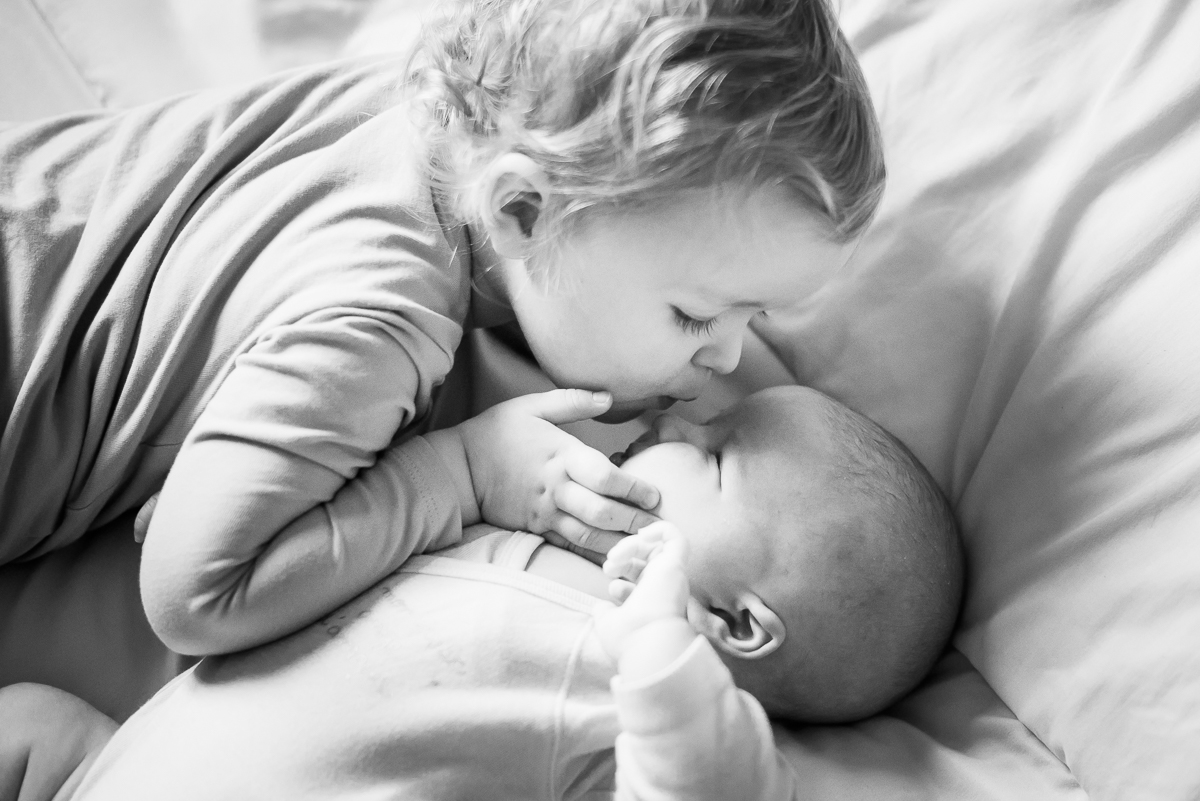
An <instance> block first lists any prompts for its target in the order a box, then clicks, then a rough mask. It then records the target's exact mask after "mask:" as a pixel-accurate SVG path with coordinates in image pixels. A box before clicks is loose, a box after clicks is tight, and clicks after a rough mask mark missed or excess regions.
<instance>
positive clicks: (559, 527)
mask: <svg viewBox="0 0 1200 801" xmlns="http://www.w3.org/2000/svg"><path fill="white" fill-rule="evenodd" d="M550 528H551V530H553V531H554V532H556V533H557V534H559V535H560V536H561V537H562V538H563V539H564V540H566V541H567V545H566V546H565V547H566V548H567V550H569V551H572V552H574V553H577V554H579V555H580V556H585V557H587V558H588V559H590V560H592V561H595V562H598V561H600V560H599V559H598V558H597V554H598V555H599V556H600V557H603V556H604V555H605V554H607V553H608V552H609V550H611V549H612V547H613V546H614V545H616V544H617V543H618V542H620V541H621V540H623V539H625V535H624V534H618V533H616V532H614V531H604V530H602V529H598V528H596V527H594V526H589V525H588V524H586V523H584V522H583V521H581V520H579V519H578V518H576V517H573V516H571V515H569V514H566V513H564V512H558V513H556V514H555V515H554V516H553V517H552V518H551V520H550Z"/></svg>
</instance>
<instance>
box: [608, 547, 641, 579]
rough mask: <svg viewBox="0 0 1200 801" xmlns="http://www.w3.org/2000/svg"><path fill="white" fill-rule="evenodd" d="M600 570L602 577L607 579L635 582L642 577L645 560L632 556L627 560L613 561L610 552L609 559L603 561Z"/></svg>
mask: <svg viewBox="0 0 1200 801" xmlns="http://www.w3.org/2000/svg"><path fill="white" fill-rule="evenodd" d="M601 569H603V571H604V575H606V576H608V577H609V578H612V579H625V580H626V581H633V582H636V581H637V580H638V578H639V577H640V576H641V575H642V571H643V570H645V569H646V560H645V559H642V558H641V557H638V556H634V557H631V558H629V559H622V560H620V561H615V560H613V558H612V557H611V552H610V556H609V558H608V559H605V560H604V564H603V565H602V566H601Z"/></svg>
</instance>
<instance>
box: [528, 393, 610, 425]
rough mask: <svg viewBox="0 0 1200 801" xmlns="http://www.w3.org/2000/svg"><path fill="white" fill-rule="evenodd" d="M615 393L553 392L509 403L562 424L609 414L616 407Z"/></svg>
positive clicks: (546, 419)
mask: <svg viewBox="0 0 1200 801" xmlns="http://www.w3.org/2000/svg"><path fill="white" fill-rule="evenodd" d="M612 401H613V398H612V393H609V392H592V391H590V390H586V389H552V390H550V391H549V392H539V393H537V394H536V395H525V396H523V397H520V398H515V399H513V400H511V401H509V403H511V404H512V405H513V406H516V407H518V408H520V409H521V410H522V411H525V412H527V413H529V414H532V415H534V416H535V417H540V418H542V419H543V420H545V421H547V422H550V423H554V424H555V425H562V424H563V423H576V422H579V421H580V420H590V419H591V418H593V417H595V416H596V415H598V414H603V413H604V412H606V411H608V407H610V406H612Z"/></svg>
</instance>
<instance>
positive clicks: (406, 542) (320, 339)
mask: <svg viewBox="0 0 1200 801" xmlns="http://www.w3.org/2000/svg"><path fill="white" fill-rule="evenodd" d="M882 181H883V167H882V160H881V155H880V146H879V138H878V133H877V130H876V123H875V120H874V117H873V113H872V109H871V105H870V101H869V98H868V96H867V92H866V89H865V86H864V83H863V80H862V76H861V74H860V72H859V69H858V67H857V65H856V63H855V60H854V58H853V55H852V54H851V52H850V50H849V48H848V47H847V45H846V43H845V41H844V39H843V38H842V36H841V34H840V33H839V31H838V29H837V26H836V22H835V20H834V17H833V14H832V12H831V11H830V10H829V9H828V8H827V7H826V6H825V4H824V3H823V2H821V1H820V0H776V1H775V2H771V1H769V0H692V1H689V0H637V1H636V2H635V0H618V1H617V2H607V3H595V2H592V1H591V0H503V2H498V1H496V0H477V1H476V2H473V3H468V4H466V5H465V6H464V7H463V9H462V10H461V12H459V13H458V14H457V15H456V16H454V17H453V18H452V19H451V20H449V21H448V22H446V23H445V24H444V25H443V26H442V27H440V28H437V29H435V30H433V31H432V32H431V33H430V35H429V37H428V40H427V41H426V43H425V44H424V45H423V46H422V48H421V49H420V50H419V51H418V53H417V54H416V57H415V60H414V61H413V62H412V69H411V72H410V74H409V76H408V80H407V81H405V80H404V73H403V71H402V70H401V65H400V64H399V63H397V62H395V61H393V60H377V61H370V62H356V63H342V64H334V65H327V66H322V67H319V68H317V69H311V70H307V71H301V72H294V73H289V74H285V75H282V76H279V77H275V78H272V79H270V80H267V81H265V82H263V83H260V84H257V85H255V86H251V87H249V88H241V89H232V90H220V91H214V92H209V93H206V94H200V95H196V96H192V97H184V98H180V99H173V100H169V101H166V102H163V103H159V104H156V105H152V106H148V107H144V108H138V109H134V110H131V111H127V112H123V113H116V114H110V113H101V114H91V113H89V114H83V115H75V116H68V117H62V118H58V119H54V120H50V121H47V122H42V123H39V124H34V125H27V126H22V127H10V128H6V129H4V130H3V131H0V261H2V264H3V279H4V280H3V284H0V286H2V287H3V289H2V290H0V297H2V298H3V304H2V305H0V315H2V317H0V321H2V322H0V325H3V326H4V328H5V338H4V342H5V346H6V347H5V349H4V351H3V352H2V355H3V359H0V371H2V372H0V415H2V418H0V419H2V420H3V426H4V428H3V439H2V440H0V563H3V562H9V561H13V560H17V559H31V558H33V557H37V556H39V555H42V554H45V553H47V552H49V551H52V550H53V549H56V548H59V547H62V546H63V545H66V544H68V543H70V542H72V541H75V540H77V539H78V538H80V537H82V536H84V535H86V534H87V532H88V531H90V530H93V529H94V528H96V527H97V526H99V525H101V524H103V523H105V522H107V521H110V520H112V519H114V518H116V517H117V516H119V515H122V514H123V513H126V512H128V511H130V510H133V509H136V508H138V507H139V506H140V505H141V504H142V503H144V502H145V501H146V500H147V498H149V497H150V496H151V495H152V494H154V493H155V492H156V491H158V490H160V489H161V495H160V496H159V501H158V504H157V508H156V510H155V514H154V517H153V520H152V522H151V524H150V527H149V531H148V533H147V536H146V539H145V543H144V546H143V552H142V564H141V582H142V597H143V601H144V603H145V606H146V611H147V613H148V615H149V618H150V621H151V623H152V625H153V626H154V627H155V630H156V631H157V633H158V634H159V635H160V636H161V637H162V639H163V640H164V641H165V642H166V643H167V644H168V645H169V646H170V647H171V648H173V649H175V650H177V651H180V652H184V653H192V654H202V653H219V652H228V651H234V650H238V649H242V648H246V647H248V646H251V645H254V644H256V643H261V642H264V641H267V640H271V639H273V638H276V637H279V636H281V635H283V634H285V633H287V632H290V631H293V630H295V629H297V628H298V627H300V626H302V625H304V624H306V623H308V622H310V621H312V620H314V619H316V618H317V617H319V616H321V615H322V614H323V613H325V612H327V611H328V610H330V609H332V608H334V607H336V606H338V605H339V604H341V603H343V602H345V601H346V600H347V599H349V598H351V597H353V596H354V595H356V594H357V593H359V592H361V591H362V590H363V589H364V588H365V587H367V586H370V585H371V584H372V583H374V582H375V581H377V580H378V579H379V578H380V577H382V576H384V575H387V574H388V573H390V572H391V571H393V570H395V569H396V567H397V566H399V565H400V564H401V563H402V562H403V561H404V560H405V559H406V558H407V557H408V556H409V555H411V554H413V553H416V552H421V551H425V550H431V549H433V548H438V547H444V546H447V545H451V544H453V543H454V542H455V541H457V538H458V537H459V531H460V530H461V526H460V517H461V515H460V507H461V501H462V499H461V498H460V493H458V492H456V491H455V485H454V482H453V481H452V480H451V478H450V477H449V476H448V474H447V472H446V470H445V468H444V467H443V466H442V464H441V461H440V458H439V456H438V455H437V453H436V452H435V451H434V450H433V449H432V448H431V446H430V444H429V442H428V441H427V440H425V439H424V438H422V437H417V436H413V434H415V433H417V432H416V430H415V427H416V426H417V425H418V424H419V421H420V420H421V419H422V418H423V416H424V415H425V414H426V412H427V411H428V409H429V406H430V401H431V394H432V393H433V391H434V389H435V388H436V387H437V386H438V385H439V384H440V383H441V382H442V380H443V379H444V377H445V376H446V374H447V372H448V370H449V369H450V366H451V361H452V358H453V354H454V352H455V348H456V346H457V345H458V343H459V340H460V337H461V335H462V332H463V330H464V329H465V328H468V327H483V326H492V325H497V324H500V323H504V322H508V321H514V320H515V322H516V323H517V324H518V325H519V326H520V329H521V330H522V332H523V333H524V336H525V337H526V339H527V340H528V343H529V346H530V349H531V351H532V353H533V354H534V356H535V357H536V359H537V361H538V363H539V364H540V365H541V366H542V367H543V368H544V369H545V371H546V372H547V373H548V374H549V375H550V377H551V378H552V379H553V380H554V381H555V382H556V383H557V384H558V385H559V386H561V387H570V388H577V389H571V390H563V391H562V392H559V393H556V394H552V395H549V396H546V397H545V399H544V400H542V401H539V402H538V403H537V404H528V405H526V406H524V407H520V408H519V409H518V411H517V412H513V413H511V414H510V415H509V419H506V420H504V426H503V431H504V432H505V434H504V436H503V437H501V436H500V435H499V434H497V435H496V436H495V437H493V438H491V439H490V440H489V439H486V438H485V440H484V443H485V444H484V445H483V446H481V447H479V448H478V449H477V451H476V452H475V453H474V454H472V466H473V467H474V466H476V465H479V471H478V474H477V475H476V476H474V479H475V487H474V495H475V497H474V498H473V499H471V500H472V501H473V502H474V503H476V504H478V506H479V507H480V509H481V512H482V514H483V516H484V517H485V518H487V519H488V520H491V521H492V522H494V523H496V524H498V525H502V526H506V527H509V528H514V529H518V528H519V529H526V530H530V531H533V532H547V533H549V532H554V533H557V534H558V535H561V536H562V537H564V538H566V540H568V541H571V542H573V543H576V544H577V545H580V546H583V547H585V548H588V549H590V550H593V551H598V552H602V551H605V550H607V547H609V546H610V545H611V544H612V542H613V541H614V539H615V538H616V536H617V533H618V532H632V531H635V530H637V529H638V528H641V527H642V526H644V525H646V524H647V523H649V522H651V521H652V520H653V519H654V518H653V516H651V515H649V514H648V513H647V512H646V511H645V510H646V509H650V508H653V507H654V505H655V504H656V502H657V501H658V497H657V492H656V490H655V489H654V488H653V487H651V486H649V485H648V484H646V483H645V482H644V481H640V480H638V479H636V478H634V477H633V476H631V475H629V474H627V473H625V472H623V471H622V470H620V469H619V468H617V467H615V466H613V465H611V464H610V463H609V462H608V461H607V460H606V459H604V457H603V456H602V455H601V454H599V453H597V452H595V451H593V450H591V449H589V448H587V447H585V446H583V445H582V444H581V443H580V442H578V441H577V440H575V439H573V438H572V437H570V436H568V435H567V434H565V433H563V432H562V431H560V430H559V429H558V428H556V427H555V425H554V424H555V423H561V422H566V421H568V420H576V419H583V418H588V417H594V416H597V415H600V414H601V413H607V414H609V415H610V418H611V419H618V418H621V417H628V416H630V415H634V414H637V413H638V412H639V411H641V410H643V409H646V408H663V407H665V406H667V405H669V404H670V403H672V402H673V401H674V400H676V399H686V398H692V397H695V396H696V395H697V394H699V393H700V391H701V390H702V389H703V387H704V384H705V382H706V381H707V380H708V378H709V377H710V376H712V375H713V374H714V373H725V372H728V371H729V370H732V369H733V367H734V366H735V365H736V363H737V361H738V357H739V352H740V347H741V341H742V336H743V334H744V332H745V329H746V326H747V324H748V322H749V320H750V319H751V318H752V317H753V316H754V315H756V314H759V313H760V312H763V311H765V310H767V309H769V308H773V307H776V306H784V305H788V304H792V303H795V302H797V301H799V300H801V299H803V298H805V297H807V296H808V295H809V294H811V293H812V292H813V291H814V290H815V289H816V288H817V287H818V286H819V285H820V284H821V283H822V281H823V280H824V279H825V278H826V277H827V276H828V274H829V273H830V272H831V271H833V270H835V269H837V267H838V266H840V265H841V264H842V263H843V262H844V260H845V259H846V257H847V254H848V252H849V247H850V244H851V243H852V241H853V239H854V237H855V236H856V234H858V233H859V232H860V231H861V230H862V228H863V227H864V226H865V225H866V223H867V222H868V220H869V218H870V216H871V214H872V212H873V210H874V208H875V206H876V203H877V201H878V197H879V194H880V190H881V186H882ZM499 430H500V429H497V431H499ZM380 521H391V522H390V524H389V525H380ZM2 637H3V632H0V638H2ZM10 647H15V646H13V645H12V644H10V643H7V642H5V643H4V644H3V646H2V647H0V650H4V649H6V648H10ZM26 647H28V646H26Z"/></svg>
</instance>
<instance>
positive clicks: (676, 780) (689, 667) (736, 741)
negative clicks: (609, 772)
mask: <svg viewBox="0 0 1200 801" xmlns="http://www.w3.org/2000/svg"><path fill="white" fill-rule="evenodd" d="M613 695H614V698H615V700H616V704H617V716H618V719H619V721H620V725H621V733H620V734H619V735H618V736H617V742H616V758H617V796H616V797H617V799H618V800H619V801H635V800H636V799H656V800H660V799H661V800H665V799H675V798H677V799H689V801H702V800H703V799H707V798H711V799H730V798H737V799H739V800H741V799H744V801H754V800H755V799H770V800H771V801H783V800H784V799H793V798H798V797H799V796H798V782H797V779H796V776H795V774H794V773H793V771H792V769H791V767H790V766H789V765H788V764H787V763H786V762H785V761H784V760H783V758H782V757H781V756H780V754H779V752H778V750H776V748H775V738H774V736H773V734H772V732H771V725H770V723H769V722H768V720H767V715H766V713H765V712H764V711H763V708H762V706H760V705H759V703H758V701H756V700H755V699H754V697H753V696H751V695H750V694H749V693H746V692H744V691H742V690H739V689H738V688H737V687H736V686H734V683H733V678H732V676H731V675H730V673H729V670H728V668H726V667H725V665H724V664H722V663H721V660H720V658H718V656H717V654H716V652H715V651H714V650H713V649H712V646H711V645H709V643H708V641H707V640H705V639H704V638H703V637H697V638H696V639H695V640H694V641H693V642H692V644H691V645H690V646H689V647H688V648H687V650H685V651H684V652H683V653H682V654H681V655H680V656H679V658H678V659H677V660H676V661H675V662H673V663H672V664H671V665H669V666H668V667H667V668H666V669H665V670H664V671H663V672H661V673H660V674H658V675H655V676H651V677H649V678H648V679H646V680H643V681H639V682H637V683H633V682H623V681H622V680H621V677H620V676H617V677H616V678H614V679H613Z"/></svg>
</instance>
